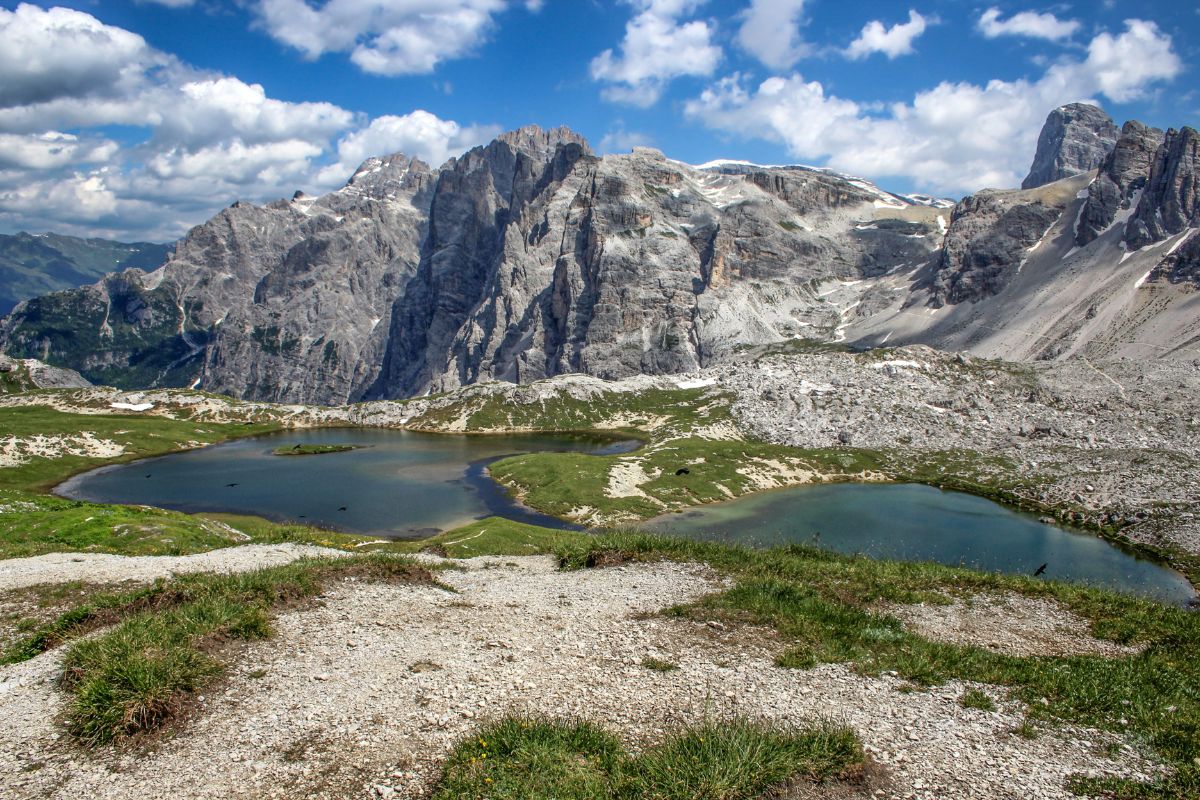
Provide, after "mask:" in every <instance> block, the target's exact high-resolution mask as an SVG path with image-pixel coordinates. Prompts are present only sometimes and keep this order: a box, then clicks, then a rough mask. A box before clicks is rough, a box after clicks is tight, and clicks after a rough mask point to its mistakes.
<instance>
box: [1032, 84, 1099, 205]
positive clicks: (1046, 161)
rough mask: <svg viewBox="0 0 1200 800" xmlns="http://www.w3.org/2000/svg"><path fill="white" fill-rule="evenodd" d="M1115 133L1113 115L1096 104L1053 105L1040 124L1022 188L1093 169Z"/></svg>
mask: <svg viewBox="0 0 1200 800" xmlns="http://www.w3.org/2000/svg"><path fill="white" fill-rule="evenodd" d="M1118 135H1119V131H1118V130H1117V126H1116V125H1115V124H1114V123H1113V121H1112V119H1111V118H1110V117H1109V116H1108V114H1105V113H1104V112H1103V111H1101V110H1100V109H1099V108H1097V107H1096V106H1093V105H1088V104H1087V103H1071V104H1070V105H1066V106H1062V107H1060V108H1056V109H1054V110H1053V111H1051V112H1050V115H1049V116H1048V117H1046V123H1045V124H1044V125H1043V126H1042V132H1041V135H1040V136H1038V146H1037V153H1036V154H1035V155H1034V157H1033V165H1032V166H1031V167H1030V168H1029V175H1028V176H1026V178H1025V180H1024V181H1022V182H1021V188H1022V189H1036V188H1037V187H1039V186H1045V185H1046V184H1048V183H1054V182H1055V181H1059V180H1062V179H1063V178H1070V177H1072V176H1074V175H1079V174H1081V173H1084V172H1090V171H1091V170H1094V169H1096V167H1098V166H1100V163H1101V162H1102V161H1103V160H1104V158H1105V156H1107V155H1108V153H1109V151H1111V150H1112V148H1113V145H1114V144H1115V143H1116V141H1117V138H1118Z"/></svg>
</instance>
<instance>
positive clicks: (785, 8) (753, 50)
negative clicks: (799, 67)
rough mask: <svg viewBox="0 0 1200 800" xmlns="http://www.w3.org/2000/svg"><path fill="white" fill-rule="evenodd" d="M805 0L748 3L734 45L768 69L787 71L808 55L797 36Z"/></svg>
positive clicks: (768, 0)
mask: <svg viewBox="0 0 1200 800" xmlns="http://www.w3.org/2000/svg"><path fill="white" fill-rule="evenodd" d="M804 4H805V0H750V5H749V7H747V8H746V10H745V11H743V12H742V15H741V17H742V25H741V27H740V28H738V32H737V43H738V45H739V46H740V47H741V48H742V49H743V50H745V51H746V52H748V53H750V54H751V55H752V56H754V57H755V58H757V59H758V60H759V61H761V62H762V63H763V64H765V65H767V66H768V67H771V68H772V69H788V68H789V67H791V66H792V65H793V64H795V63H796V62H797V61H799V60H800V59H801V58H804V57H805V56H807V55H808V54H809V53H810V52H811V47H810V46H809V45H808V44H807V43H806V42H805V41H804V39H803V37H801V35H800V25H801V22H802V21H803V16H804Z"/></svg>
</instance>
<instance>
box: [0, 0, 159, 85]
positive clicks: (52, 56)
mask: <svg viewBox="0 0 1200 800" xmlns="http://www.w3.org/2000/svg"><path fill="white" fill-rule="evenodd" d="M0 44H2V45H3V46H0V76H3V80H0V108H12V107H14V106H24V105H29V104H33V103H47V102H52V101H55V100H58V99H61V98H82V97H103V96H106V95H111V94H113V93H119V92H120V91H121V90H122V88H123V87H125V86H126V85H127V84H128V83H129V82H131V81H136V80H137V79H138V76H139V75H141V74H142V73H143V72H145V70H147V69H150V68H151V67H153V66H160V65H162V64H164V63H166V62H167V61H169V59H168V58H167V57H165V56H164V55H163V54H161V53H156V52H155V51H153V50H152V49H151V48H150V47H149V45H147V44H146V41H145V40H144V39H143V38H142V37H141V36H138V35H137V34H135V33H130V32H129V31H127V30H124V29H122V28H116V27H113V26H111V25H105V24H103V23H101V22H100V21H99V20H98V19H96V18H95V17H93V16H91V15H90V14H85V13H83V12H81V11H72V10H70V9H66V8H51V9H42V8H38V7H37V6H34V5H29V4H27V3H22V4H21V5H19V6H17V8H16V10H15V11H6V10H4V9H0Z"/></svg>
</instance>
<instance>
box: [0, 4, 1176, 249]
mask: <svg viewBox="0 0 1200 800" xmlns="http://www.w3.org/2000/svg"><path fill="white" fill-rule="evenodd" d="M1198 34H1200V12H1198V10H1197V8H1196V7H1195V6H1194V4H1188V3H1178V2H1141V3H1136V4H1134V3H1114V2H1087V3H1082V2H1081V3H1054V4H1045V5H1041V4H1036V3H1029V2H1006V1H1003V0H997V1H996V2H982V3H978V4H976V3H970V2H953V1H951V0H914V2H912V3H910V4H896V3H883V2H877V3H871V2H860V3H845V2H831V1H830V0H707V2H705V1H703V0H59V1H58V2H24V3H21V2H0V231H3V232H11V231H15V230H58V231H63V232H71V233H77V234H88V235H102V236H110V237H117V238H127V239H128V238H146V239H155V240H167V239H171V238H175V237H177V236H179V235H181V234H183V233H184V232H185V231H186V230H187V228H188V227H189V226H191V225H194V224H197V223H199V222H202V221H203V220H204V219H206V218H207V217H208V216H210V215H211V214H212V213H213V212H214V211H215V210H217V209H219V208H221V207H223V206H225V205H228V204H229V203H231V202H233V201H234V200H237V199H246V200H251V201H256V202H257V201H264V200H269V199H273V198H276V197H281V196H288V195H290V194H291V192H293V191H294V190H296V189H303V190H305V191H308V192H310V193H316V192H321V191H328V190H330V189H332V188H336V187H337V186H338V185H340V184H341V183H342V182H344V181H345V179H346V178H347V177H348V176H349V174H350V173H351V172H352V171H353V168H354V166H355V165H356V164H357V163H359V162H360V161H361V160H362V159H363V158H365V157H367V156H369V155H374V154H382V153H386V152H394V151H397V150H399V151H404V152H407V153H410V154H415V155H418V156H421V157H422V158H425V159H426V160H429V161H432V162H433V163H434V164H435V165H436V164H439V163H441V161H443V160H444V159H445V158H447V157H449V156H452V155H456V154H457V153H460V152H462V151H463V150H464V149H466V148H469V147H471V146H474V145H476V144H480V143H482V142H484V141H487V140H488V139H490V138H491V137H492V136H493V135H495V134H496V133H497V132H499V131H501V130H505V129H511V128H515V127H519V126H521V125H525V124H530V123H536V124H540V125H542V126H553V125H559V124H564V125H568V126H570V127H572V128H574V129H576V130H578V131H580V132H581V133H583V134H584V135H586V136H587V137H588V139H589V140H590V141H591V142H592V144H593V147H594V148H596V149H597V150H599V151H600V152H621V151H625V150H628V149H629V148H630V147H631V146H633V145H637V144H642V145H649V146H654V147H657V148H659V149H661V150H663V151H664V152H665V153H667V155H669V156H671V157H673V158H677V159H679V160H682V161H688V162H690V163H701V162H704V161H708V160H711V159H715V158H721V157H728V158H739V159H746V160H751V161H756V162H759V163H808V164H819V165H828V166H832V167H834V168H836V169H839V170H842V171H844V172H848V173H853V174H856V175H861V176H864V177H867V178H870V179H872V180H875V181H876V182H878V183H879V184H881V185H882V186H884V187H886V188H889V189H892V190H894V191H902V192H913V191H922V192H929V193H934V194H940V195H944V196H951V197H958V196H961V195H963V194H965V193H969V192H971V191H974V190H977V189H980V188H983V187H986V186H1012V185H1015V184H1016V183H1018V182H1019V181H1020V179H1021V177H1022V176H1023V173H1024V172H1025V171H1026V169H1027V168H1028V164H1029V161H1030V159H1031V158H1032V154H1033V147H1034V142H1035V141H1036V136H1037V132H1038V129H1039V128H1040V125H1041V122H1042V120H1043V119H1044V118H1045V115H1046V113H1047V112H1048V111H1049V110H1050V109H1051V108H1053V107H1055V106H1057V105H1060V104H1062V103H1066V102H1072V101H1076V100H1083V99H1090V100H1093V101H1096V102H1098V103H1099V104H1100V105H1102V106H1103V107H1104V108H1105V109H1106V110H1108V111H1109V113H1110V114H1111V115H1112V116H1113V117H1114V118H1115V119H1116V120H1117V121H1118V123H1119V122H1122V121H1124V120H1126V119H1130V118H1137V119H1140V120H1142V121H1144V122H1147V123H1150V124H1154V125H1158V126H1160V127H1180V126H1182V125H1189V124H1190V125H1197V124H1200V94H1198V93H1197V91H1196V89H1195V88H1194V87H1196V86H1197V85H1200V84H1198V83H1197V80H1196V78H1197V74H1196V71H1195V65H1196V63H1197V62H1198V60H1200V59H1198V55H1200V53H1198V49H1200V46H1198V45H1197V44H1196V43H1197V42H1200V35H1198Z"/></svg>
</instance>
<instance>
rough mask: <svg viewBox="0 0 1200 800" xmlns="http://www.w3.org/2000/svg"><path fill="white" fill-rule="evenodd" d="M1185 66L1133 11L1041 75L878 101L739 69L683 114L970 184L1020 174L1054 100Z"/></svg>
mask: <svg viewBox="0 0 1200 800" xmlns="http://www.w3.org/2000/svg"><path fill="white" fill-rule="evenodd" d="M1181 70H1182V65H1181V63H1180V61H1179V59H1178V57H1177V56H1176V55H1175V53H1174V51H1173V49H1172V44H1171V38H1170V36H1168V35H1167V34H1165V33H1163V32H1162V31H1160V30H1159V29H1158V28H1157V27H1156V26H1155V25H1154V23H1151V22H1144V21H1140V20H1128V21H1127V22H1126V24H1125V30H1124V31H1123V32H1122V33H1120V34H1119V35H1115V36H1114V35H1112V34H1109V33H1101V34H1099V35H1098V36H1096V37H1095V38H1094V39H1093V40H1092V42H1091V44H1090V45H1089V47H1088V55H1087V57H1086V58H1084V59H1083V60H1064V61H1060V62H1058V63H1056V64H1054V65H1053V66H1051V67H1050V68H1049V69H1047V70H1046V71H1045V73H1043V74H1042V76H1041V77H1040V78H1038V79H1037V80H1017V81H1001V80H993V81H990V82H988V83H987V84H986V85H982V86H981V85H976V84H971V83H952V82H943V83H941V84H939V85H937V86H936V87H934V88H932V89H929V90H926V91H923V92H920V93H918V94H917V95H916V96H915V97H914V98H913V100H912V101H911V102H910V103H895V104H893V105H891V106H889V107H887V108H886V109H884V110H883V111H880V110H879V109H878V108H876V107H874V106H872V105H870V104H865V103H864V104H860V103H858V102H855V101H853V100H849V99H845V98H840V97H836V96H833V95H829V94H827V93H826V92H825V90H824V87H823V86H822V85H821V84H820V83H819V82H816V81H805V80H804V79H803V78H801V77H800V76H799V75H792V76H790V77H772V78H768V79H767V80H765V81H763V82H761V83H760V84H759V85H758V86H757V87H753V88H748V86H747V81H746V80H745V79H744V78H743V77H742V76H740V75H733V76H731V77H729V78H726V79H724V80H722V81H719V82H717V83H716V84H714V85H713V86H711V87H710V88H709V89H707V90H706V91H704V92H703V93H702V94H701V95H700V96H699V97H698V98H696V99H694V100H692V101H690V102H689V103H688V104H687V106H686V109H685V113H686V114H687V115H688V116H689V117H691V118H693V119H695V120H697V121H699V122H701V123H703V124H705V125H707V126H709V127H712V128H715V129H718V130H722V131H727V132H729V133H732V134H735V135H742V136H755V137H760V138H764V139H768V140H772V141H777V142H781V143H783V144H784V145H785V146H786V147H787V148H788V150H789V151H790V152H791V153H792V155H793V156H795V157H797V158H801V159H804V160H808V161H824V162H825V163H828V165H829V166H831V167H833V168H835V169H838V170H841V171H844V172H848V173H852V174H856V175H865V176H868V177H871V178H883V177H887V176H893V177H905V178H908V179H910V180H912V181H913V182H914V183H915V184H917V185H918V186H920V187H921V188H922V189H925V190H928V191H934V192H939V193H956V192H971V191H976V190H978V189H980V188H983V187H985V186H1000V187H1004V186H1015V185H1017V184H1018V183H1019V182H1020V179H1021V176H1022V175H1023V174H1024V173H1025V171H1026V170H1027V169H1028V166H1029V161H1030V159H1031V158H1032V156H1033V151H1034V147H1035V145H1036V141H1037V135H1038V132H1039V130H1040V129H1041V125H1042V122H1043V121H1044V120H1045V117H1046V113H1047V112H1048V111H1049V110H1050V109H1052V108H1055V107H1057V106H1059V105H1062V104H1064V103H1069V102H1073V101H1079V100H1086V99H1088V98H1092V97H1096V96H1104V97H1107V98H1109V99H1111V100H1115V101H1125V100H1130V99H1133V98H1135V97H1138V96H1141V95H1144V94H1145V93H1147V92H1148V91H1149V90H1150V89H1151V88H1152V85H1153V84H1154V83H1155V82H1157V81H1161V80H1169V79H1171V78H1173V77H1175V76H1176V75H1178V74H1179V73H1180V72H1181Z"/></svg>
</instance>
